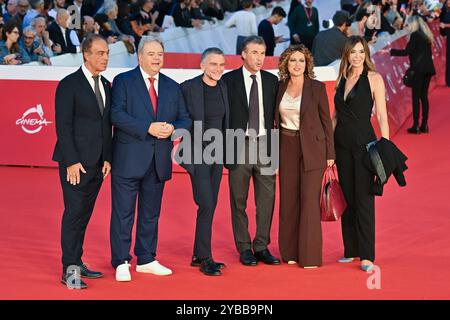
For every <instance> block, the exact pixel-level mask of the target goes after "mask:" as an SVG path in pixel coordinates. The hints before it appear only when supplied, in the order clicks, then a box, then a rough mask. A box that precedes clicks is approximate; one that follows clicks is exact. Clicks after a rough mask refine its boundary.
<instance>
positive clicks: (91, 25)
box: [83, 16, 95, 33]
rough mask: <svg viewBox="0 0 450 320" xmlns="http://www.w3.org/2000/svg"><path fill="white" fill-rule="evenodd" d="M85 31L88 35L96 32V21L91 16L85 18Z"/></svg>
mask: <svg viewBox="0 0 450 320" xmlns="http://www.w3.org/2000/svg"><path fill="white" fill-rule="evenodd" d="M83 20H84V22H83V30H84V31H86V32H88V33H93V32H94V31H95V20H94V18H92V17H90V16H84V17H83Z"/></svg>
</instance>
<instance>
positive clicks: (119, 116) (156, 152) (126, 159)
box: [111, 66, 192, 181]
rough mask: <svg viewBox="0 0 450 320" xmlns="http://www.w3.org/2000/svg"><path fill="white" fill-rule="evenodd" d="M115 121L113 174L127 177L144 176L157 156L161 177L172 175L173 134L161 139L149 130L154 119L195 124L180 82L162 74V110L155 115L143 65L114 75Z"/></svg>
mask: <svg viewBox="0 0 450 320" xmlns="http://www.w3.org/2000/svg"><path fill="white" fill-rule="evenodd" d="M111 122H112V124H113V125H114V136H113V163H114V169H113V172H112V174H114V175H118V176H121V177H124V178H137V179H139V178H142V177H143V176H144V175H145V173H146V172H147V171H148V169H149V167H150V164H151V161H152V159H153V156H154V157H155V166H156V171H157V174H158V177H159V179H160V180H161V181H166V180H169V179H170V178H171V176H172V159H171V151H172V148H173V142H172V141H171V139H170V137H169V138H167V139H157V138H155V137H153V136H151V135H150V134H149V133H148V129H149V128H150V125H151V123H152V122H167V123H171V124H172V125H173V126H174V127H175V129H180V128H183V129H186V130H189V129H190V127H191V124H192V121H191V119H190V118H189V114H188V112H187V110H186V106H185V103H184V99H183V95H182V93H181V88H180V85H179V84H178V83H177V82H175V81H174V80H172V79H170V78H169V77H167V76H165V75H164V74H162V73H160V74H159V81H158V114H157V115H156V116H155V114H154V111H153V106H152V103H151V100H150V96H149V94H148V91H147V87H146V85H145V81H144V78H143V77H142V73H141V71H140V68H139V66H138V67H137V68H135V69H133V70H130V71H128V72H124V73H121V74H119V75H118V76H116V77H115V78H114V82H113V87H112V99H111Z"/></svg>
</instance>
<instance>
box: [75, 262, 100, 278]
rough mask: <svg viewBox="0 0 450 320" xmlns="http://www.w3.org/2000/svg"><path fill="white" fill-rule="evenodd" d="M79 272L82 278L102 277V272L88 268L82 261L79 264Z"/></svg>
mask: <svg viewBox="0 0 450 320" xmlns="http://www.w3.org/2000/svg"><path fill="white" fill-rule="evenodd" d="M80 274H81V277H82V278H88V279H97V278H101V277H103V273H101V272H98V271H92V270H89V269H88V268H87V266H86V265H85V264H84V263H82V264H81V265H80Z"/></svg>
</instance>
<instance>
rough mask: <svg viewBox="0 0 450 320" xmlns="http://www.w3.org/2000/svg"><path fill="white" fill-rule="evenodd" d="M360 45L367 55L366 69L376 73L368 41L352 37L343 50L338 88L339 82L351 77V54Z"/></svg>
mask: <svg viewBox="0 0 450 320" xmlns="http://www.w3.org/2000/svg"><path fill="white" fill-rule="evenodd" d="M358 43H361V44H362V46H363V48H364V52H365V55H366V57H365V59H364V68H366V69H367V71H375V65H374V64H373V62H372V58H371V57H370V49H369V45H368V44H367V41H366V39H364V37H360V36H351V37H350V38H348V41H347V42H346V43H345V46H344V49H343V50H342V57H341V66H340V67H339V76H338V78H337V80H336V88H337V87H338V85H339V82H340V81H341V79H342V78H344V79H347V77H348V76H349V72H350V70H351V67H352V66H351V64H350V62H349V58H350V52H351V51H352V49H353V48H354V47H355V46H356V45H357V44H358Z"/></svg>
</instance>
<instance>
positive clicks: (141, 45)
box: [138, 36, 164, 54]
mask: <svg viewBox="0 0 450 320" xmlns="http://www.w3.org/2000/svg"><path fill="white" fill-rule="evenodd" d="M150 42H157V43H159V44H160V45H161V47H162V48H163V51H164V44H163V42H162V40H161V39H160V38H157V37H154V36H143V37H142V38H141V42H139V46H138V53H139V54H142V53H144V47H145V45H146V44H147V43H150Z"/></svg>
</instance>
